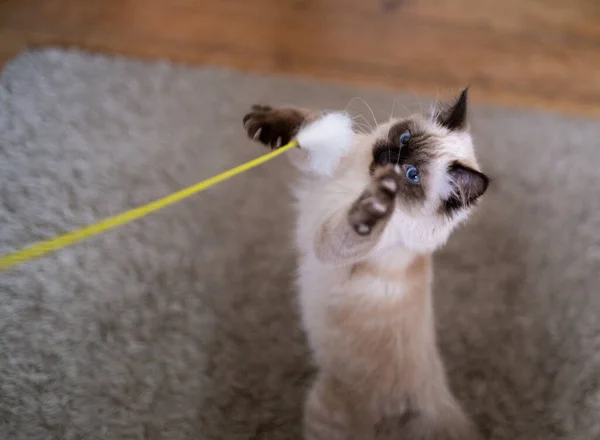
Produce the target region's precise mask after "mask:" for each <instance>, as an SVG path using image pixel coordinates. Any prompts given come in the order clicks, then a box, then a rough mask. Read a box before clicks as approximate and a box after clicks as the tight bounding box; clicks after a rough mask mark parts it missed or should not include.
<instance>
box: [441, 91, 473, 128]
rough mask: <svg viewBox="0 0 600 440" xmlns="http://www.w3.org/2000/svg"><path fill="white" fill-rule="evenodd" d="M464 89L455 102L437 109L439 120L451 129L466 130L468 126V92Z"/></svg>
mask: <svg viewBox="0 0 600 440" xmlns="http://www.w3.org/2000/svg"><path fill="white" fill-rule="evenodd" d="M468 90H469V88H468V87H467V88H466V89H464V90H463V91H462V92H461V93H460V95H459V96H458V98H457V99H456V100H455V101H454V103H452V104H450V105H442V106H441V107H440V108H438V109H437V112H436V119H437V122H438V123H439V124H440V125H442V126H444V127H446V128H448V129H449V130H464V129H465V128H467V100H468V99H467V92H468Z"/></svg>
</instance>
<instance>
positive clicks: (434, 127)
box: [338, 89, 489, 252]
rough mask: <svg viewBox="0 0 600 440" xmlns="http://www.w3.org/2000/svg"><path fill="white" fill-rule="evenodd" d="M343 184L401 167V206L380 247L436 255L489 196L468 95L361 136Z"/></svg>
mask: <svg viewBox="0 0 600 440" xmlns="http://www.w3.org/2000/svg"><path fill="white" fill-rule="evenodd" d="M348 159H349V160H347V161H346V164H345V166H344V168H345V169H344V171H343V172H342V173H340V174H339V175H338V178H339V179H340V181H339V182H338V183H339V184H344V182H343V180H345V179H349V178H352V176H353V175H354V176H357V175H362V176H365V178H367V177H368V176H370V175H372V174H373V173H374V172H376V170H377V169H378V167H383V166H387V165H390V164H397V165H399V167H400V173H401V179H400V188H399V192H398V197H397V200H396V207H395V210H394V212H393V214H392V217H391V219H390V222H389V224H388V225H387V227H386V229H385V232H384V234H383V237H382V239H381V241H380V246H382V247H389V246H397V245H401V246H403V247H406V248H409V249H412V250H415V251H418V252H428V251H432V250H434V249H436V248H438V247H439V246H441V245H442V244H444V243H445V242H446V240H447V239H448V237H449V235H450V233H451V232H452V230H453V229H454V228H455V227H456V226H457V225H458V224H459V223H460V222H462V221H464V220H466V218H467V217H468V215H469V213H470V212H471V210H472V208H473V206H474V205H475V204H476V202H477V201H478V199H479V198H480V197H481V196H482V195H483V194H484V193H485V191H486V189H487V187H488V183H489V179H488V177H486V175H484V174H483V173H482V172H481V171H480V170H479V166H478V164H477V160H476V157H475V151H474V148H473V141H472V138H471V135H470V132H469V127H468V124H467V90H466V89H465V90H464V91H463V92H462V93H461V94H460V96H459V97H458V98H457V99H456V100H455V101H454V103H452V104H450V105H441V106H438V107H437V108H436V110H435V111H434V112H433V113H432V114H431V115H429V116H420V115H419V116H413V117H410V118H407V119H401V120H393V121H390V122H389V123H388V124H385V125H382V126H380V127H378V129H376V130H375V131H373V132H372V133H369V134H357V140H356V142H355V145H354V146H353V148H352V150H351V152H350V155H349V157H348Z"/></svg>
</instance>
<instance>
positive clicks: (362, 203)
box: [348, 167, 399, 235]
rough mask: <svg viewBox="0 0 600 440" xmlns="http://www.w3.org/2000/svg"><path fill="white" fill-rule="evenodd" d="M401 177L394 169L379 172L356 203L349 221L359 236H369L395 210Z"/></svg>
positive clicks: (350, 213)
mask: <svg viewBox="0 0 600 440" xmlns="http://www.w3.org/2000/svg"><path fill="white" fill-rule="evenodd" d="M398 179H399V175H398V173H397V171H396V170H395V169H394V168H393V167H386V168H385V169H383V170H382V171H380V172H378V173H377V174H376V175H375V177H374V178H373V181H372V182H371V184H370V185H369V186H368V187H367V189H366V190H365V191H364V192H363V193H362V194H361V196H360V197H359V198H358V200H356V202H354V205H352V208H350V212H349V213H348V220H349V221H350V224H351V225H352V227H353V228H354V230H355V231H356V233H357V234H359V235H369V234H370V233H371V231H372V230H373V228H374V227H375V226H376V225H377V223H378V222H380V221H381V220H384V219H387V218H388V217H389V216H390V215H391V214H392V212H393V210H394V203H395V200H396V195H397V194H398V188H399V185H398Z"/></svg>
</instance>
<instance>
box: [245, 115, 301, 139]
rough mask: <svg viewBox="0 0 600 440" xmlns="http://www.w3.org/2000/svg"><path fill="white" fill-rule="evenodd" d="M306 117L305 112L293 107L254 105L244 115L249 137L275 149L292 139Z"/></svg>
mask: <svg viewBox="0 0 600 440" xmlns="http://www.w3.org/2000/svg"><path fill="white" fill-rule="evenodd" d="M304 119H305V115H304V113H303V112H301V111H300V110H296V109H293V108H273V107H269V106H267V105H253V106H252V111H251V112H250V113H248V114H247V115H246V116H244V127H245V128H246V132H247V133H248V137H250V138H251V139H254V140H255V141H258V142H260V143H262V144H264V145H267V146H270V147H271V148H274V149H275V148H279V147H281V146H282V145H285V144H287V143H288V142H290V141H291V140H292V138H293V137H294V136H295V135H296V133H297V132H298V129H299V128H300V126H301V125H302V123H303V122H304Z"/></svg>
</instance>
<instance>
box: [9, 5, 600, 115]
mask: <svg viewBox="0 0 600 440" xmlns="http://www.w3.org/2000/svg"><path fill="white" fill-rule="evenodd" d="M33 10H35V12H36V13H35V14H31V12H32V11H33ZM0 17H2V18H1V19H0V48H2V47H5V46H7V44H8V43H6V42H7V41H9V42H11V41H12V42H13V43H12V44H14V45H15V48H16V47H19V48H22V47H23V46H24V45H25V44H29V45H31V44H34V45H40V44H42V45H43V44H48V43H53V44H60V45H67V46H77V47H83V48H87V49H91V50H102V51H106V52H109V53H123V54H129V55H134V56H142V57H148V58H169V59H172V60H176V61H183V62H188V63H194V64H196V63H197V64H212V65H217V66H226V67H235V68H241V69H245V70H252V71H258V72H265V73H292V74H299V75H308V76H313V77H317V78H326V79H331V80H338V81H339V80H341V81H349V82H358V83H368V84H376V85H383V86H391V87H394V88H402V89H409V90H414V91H422V92H423V91H424V92H428V93H438V92H440V91H445V90H447V89H456V88H458V87H461V86H464V85H465V84H471V86H472V89H473V91H474V92H475V96H476V97H478V98H480V99H483V100H486V101H490V100H491V101H500V102H504V103H510V104H518V105H535V106H539V107H545V108H554V109H561V110H567V111H577V112H579V113H585V114H594V115H598V114H600V75H599V74H598V73H599V72H600V51H598V49H597V48H598V47H600V6H599V4H597V3H596V2H594V1H593V0H573V1H572V2H567V1H565V2H563V3H560V4H556V2H555V1H553V0H530V1H529V2H525V3H523V2H522V1H521V0H504V1H503V2H501V3H498V2H490V1H488V0H481V1H479V0H452V1H445V0H405V2H404V3H403V5H402V6H401V8H399V9H398V10H397V11H395V12H394V13H391V14H384V13H382V12H381V9H380V8H379V4H378V3H377V2H375V1H373V2H366V1H362V0H327V1H314V0H295V1H291V2H287V3H283V4H282V3H281V2H276V1H275V0H253V1H252V2H238V1H233V0H221V1H219V2H212V1H197V0H173V1H167V0H153V1H147V0H122V1H117V0H107V1H104V2H98V3H92V2H80V1H75V0H46V1H41V0H5V2H4V3H3V4H2V6H0ZM16 42H19V43H18V44H17V43H16ZM3 53H6V50H4V51H3Z"/></svg>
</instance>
